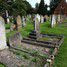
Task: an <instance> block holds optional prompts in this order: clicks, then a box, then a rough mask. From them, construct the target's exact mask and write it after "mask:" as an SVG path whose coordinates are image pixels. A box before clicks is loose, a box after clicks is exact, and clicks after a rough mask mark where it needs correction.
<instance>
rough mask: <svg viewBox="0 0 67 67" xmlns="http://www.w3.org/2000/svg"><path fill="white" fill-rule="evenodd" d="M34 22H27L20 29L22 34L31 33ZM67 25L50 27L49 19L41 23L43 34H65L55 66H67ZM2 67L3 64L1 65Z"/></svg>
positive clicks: (9, 34)
mask: <svg viewBox="0 0 67 67" xmlns="http://www.w3.org/2000/svg"><path fill="white" fill-rule="evenodd" d="M33 29H34V28H33V25H32V23H30V22H29V23H27V26H26V27H25V28H22V29H20V30H19V31H20V32H21V34H22V36H23V37H25V36H27V35H28V34H29V32H30V31H31V30H33ZM66 29H67V27H66V26H64V25H63V24H61V26H56V27H55V28H50V23H49V21H47V22H46V23H43V24H41V26H40V31H41V33H43V34H56V35H59V34H61V35H64V42H63V44H62V45H61V47H60V49H59V52H58V55H57V56H56V58H55V63H54V67H67V30H66ZM16 32H17V31H12V32H10V33H7V37H9V36H11V35H12V34H14V33H16ZM0 67H1V66H0Z"/></svg>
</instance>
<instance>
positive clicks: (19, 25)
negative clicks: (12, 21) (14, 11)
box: [17, 15, 22, 29]
mask: <svg viewBox="0 0 67 67" xmlns="http://www.w3.org/2000/svg"><path fill="white" fill-rule="evenodd" d="M17 27H18V29H19V28H21V27H22V19H21V17H20V16H19V15H18V16H17Z"/></svg>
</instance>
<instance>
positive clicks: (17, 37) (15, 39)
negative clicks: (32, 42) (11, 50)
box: [9, 32, 22, 46]
mask: <svg viewBox="0 0 67 67" xmlns="http://www.w3.org/2000/svg"><path fill="white" fill-rule="evenodd" d="M21 40H22V36H21V34H20V33H19V32H18V33H16V34H14V35H13V36H11V37H10V38H9V43H10V45H11V46H17V45H21Z"/></svg>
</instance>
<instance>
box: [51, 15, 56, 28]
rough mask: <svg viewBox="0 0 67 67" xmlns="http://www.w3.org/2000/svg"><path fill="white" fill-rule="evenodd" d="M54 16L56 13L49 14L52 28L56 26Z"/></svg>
mask: <svg viewBox="0 0 67 67" xmlns="http://www.w3.org/2000/svg"><path fill="white" fill-rule="evenodd" d="M56 18H57V17H56V15H52V16H51V27H52V28H53V27H55V26H56V21H57V19H56Z"/></svg>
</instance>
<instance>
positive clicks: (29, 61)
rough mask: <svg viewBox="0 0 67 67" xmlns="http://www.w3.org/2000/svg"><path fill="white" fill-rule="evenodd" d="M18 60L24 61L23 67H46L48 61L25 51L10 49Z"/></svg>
mask: <svg viewBox="0 0 67 67" xmlns="http://www.w3.org/2000/svg"><path fill="white" fill-rule="evenodd" d="M10 51H12V52H13V53H14V54H15V55H16V56H17V57H18V58H20V59H22V60H23V61H24V64H23V65H22V67H44V65H45V63H46V59H45V58H43V57H39V56H33V55H31V54H29V53H25V52H23V51H19V50H15V49H10Z"/></svg>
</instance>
